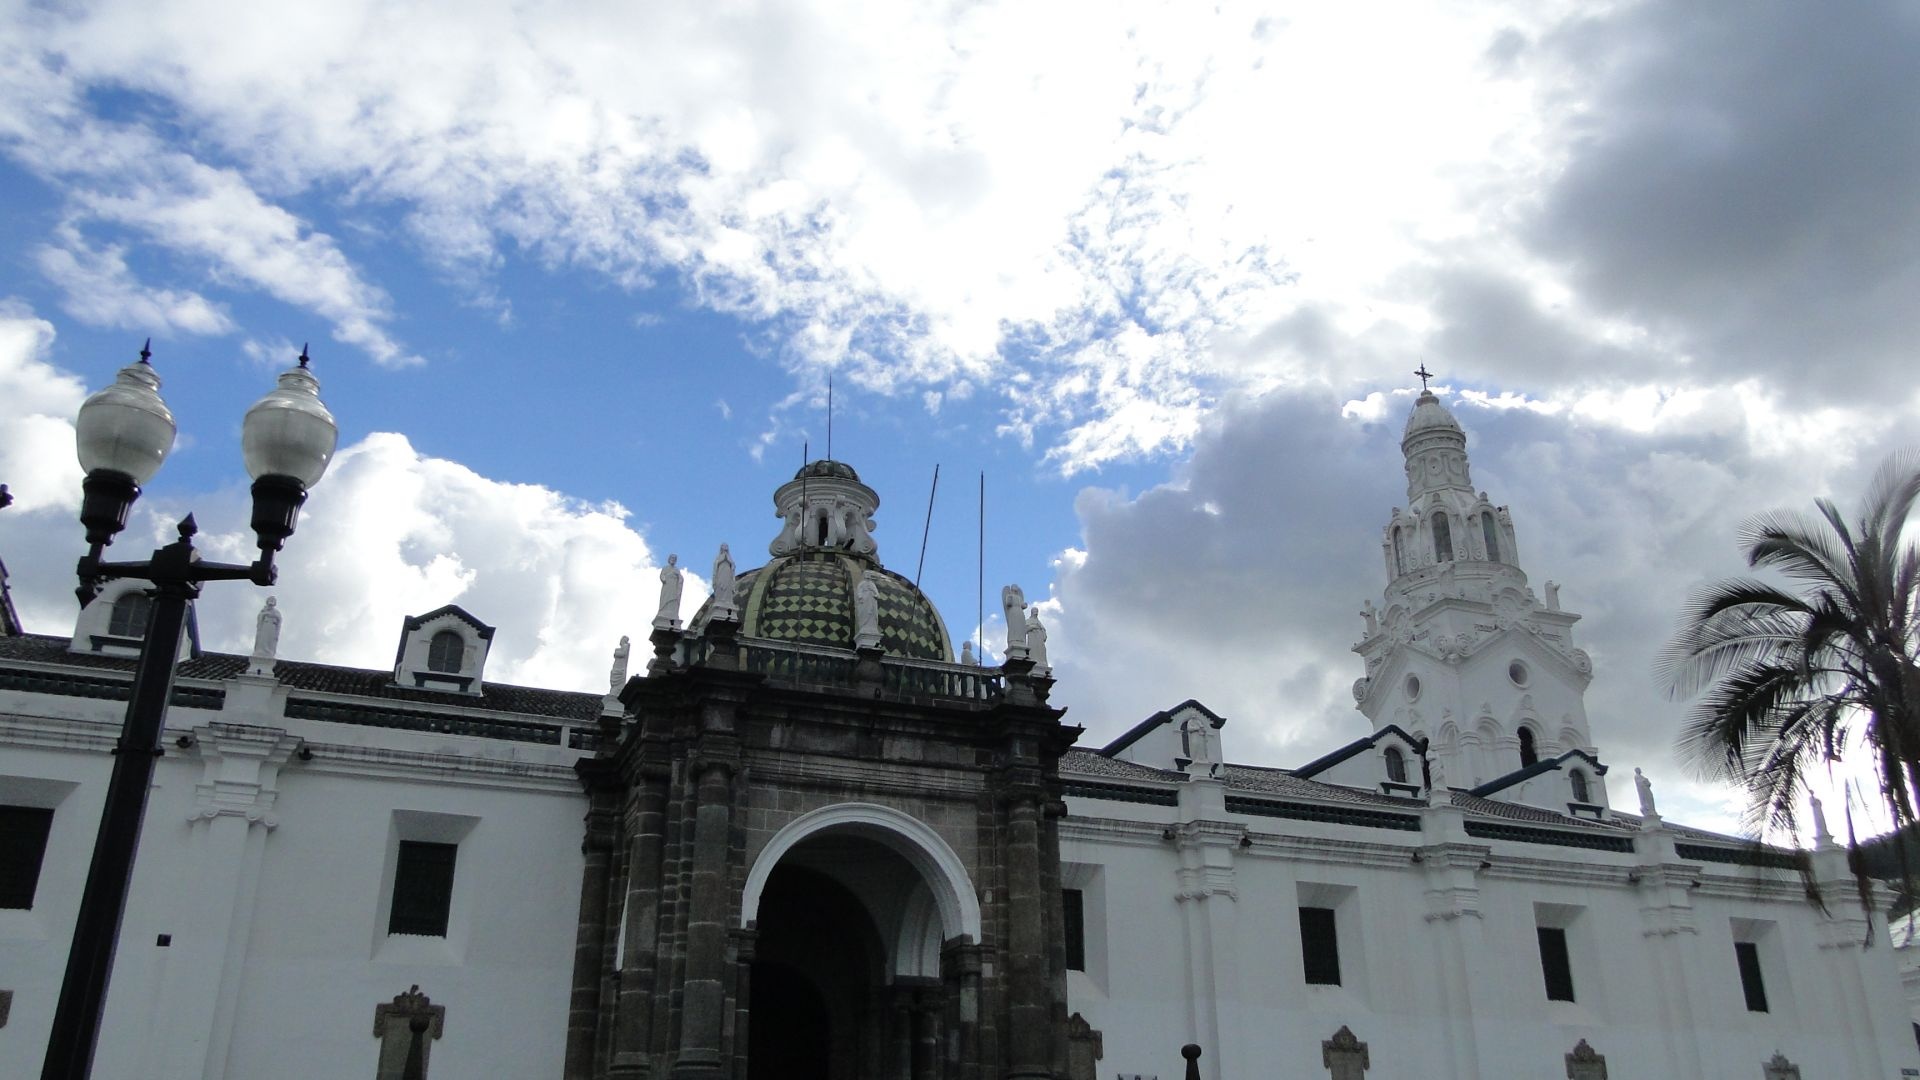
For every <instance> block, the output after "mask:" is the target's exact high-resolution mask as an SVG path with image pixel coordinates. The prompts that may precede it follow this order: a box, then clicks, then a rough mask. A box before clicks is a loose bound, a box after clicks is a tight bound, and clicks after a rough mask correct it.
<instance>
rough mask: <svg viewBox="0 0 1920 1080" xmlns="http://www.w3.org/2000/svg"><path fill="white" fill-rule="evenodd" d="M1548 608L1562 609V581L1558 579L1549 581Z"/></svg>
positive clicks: (1549, 609) (1550, 609)
mask: <svg viewBox="0 0 1920 1080" xmlns="http://www.w3.org/2000/svg"><path fill="white" fill-rule="evenodd" d="M1547 610H1548V611H1559V610H1560V583H1559V582H1557V581H1549V582H1547Z"/></svg>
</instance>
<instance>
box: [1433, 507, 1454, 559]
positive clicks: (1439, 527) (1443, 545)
mask: <svg viewBox="0 0 1920 1080" xmlns="http://www.w3.org/2000/svg"><path fill="white" fill-rule="evenodd" d="M1433 558H1434V560H1435V561H1436V562H1452V561H1453V527H1452V526H1451V525H1449V524H1447V515H1446V514H1445V513H1444V512H1442V513H1438V514H1435V515H1433Z"/></svg>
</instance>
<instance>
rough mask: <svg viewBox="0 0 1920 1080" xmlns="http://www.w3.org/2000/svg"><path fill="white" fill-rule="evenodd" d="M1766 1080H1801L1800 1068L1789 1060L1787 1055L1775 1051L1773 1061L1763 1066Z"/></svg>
mask: <svg viewBox="0 0 1920 1080" xmlns="http://www.w3.org/2000/svg"><path fill="white" fill-rule="evenodd" d="M1760 1068H1761V1069H1762V1070H1763V1075H1764V1077H1765V1080H1800V1066H1798V1065H1795V1064H1794V1063H1793V1062H1791V1061H1788V1060H1787V1055H1785V1054H1782V1053H1780V1052H1779V1051H1777V1050H1776V1051H1774V1054H1773V1060H1772V1061H1768V1062H1766V1063H1765V1064H1763V1065H1761V1066H1760Z"/></svg>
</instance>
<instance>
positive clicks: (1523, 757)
mask: <svg viewBox="0 0 1920 1080" xmlns="http://www.w3.org/2000/svg"><path fill="white" fill-rule="evenodd" d="M1539 763H1540V751H1539V749H1538V748H1536V747H1535V746H1534V744H1533V729H1532V728H1530V727H1523V728H1521V729H1520V767H1521V768H1523V769H1524V768H1526V767H1527V766H1529V765H1537V764H1539Z"/></svg>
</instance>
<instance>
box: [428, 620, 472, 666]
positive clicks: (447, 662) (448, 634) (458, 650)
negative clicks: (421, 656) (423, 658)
mask: <svg viewBox="0 0 1920 1080" xmlns="http://www.w3.org/2000/svg"><path fill="white" fill-rule="evenodd" d="M466 651H467V642H466V639H464V638H462V637H461V636H460V635H459V634H457V633H455V632H453V631H452V630H442V631H440V632H439V633H437V634H435V635H433V641H431V642H430V643H428V645H427V670H428V671H447V672H457V671H459V670H460V661H461V660H463V659H464V658H465V656H466Z"/></svg>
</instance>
